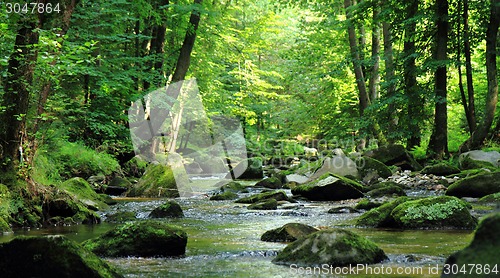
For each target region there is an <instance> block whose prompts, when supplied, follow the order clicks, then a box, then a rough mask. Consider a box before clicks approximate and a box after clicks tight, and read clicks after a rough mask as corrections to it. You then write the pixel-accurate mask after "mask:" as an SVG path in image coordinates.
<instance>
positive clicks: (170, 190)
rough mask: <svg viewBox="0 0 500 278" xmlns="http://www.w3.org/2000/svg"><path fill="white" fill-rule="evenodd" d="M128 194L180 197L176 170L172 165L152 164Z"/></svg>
mask: <svg viewBox="0 0 500 278" xmlns="http://www.w3.org/2000/svg"><path fill="white" fill-rule="evenodd" d="M127 196H131V197H137V196H143V197H166V198H176V197H179V191H178V190H177V185H176V182H175V177H174V172H173V171H172V168H171V167H170V166H166V165H162V164H151V165H149V166H148V168H147V169H146V172H145V173H144V175H143V176H142V177H141V179H140V180H139V182H138V183H137V184H135V185H134V186H133V187H132V188H131V189H130V191H129V192H128V193H127Z"/></svg>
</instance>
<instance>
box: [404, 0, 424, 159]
mask: <svg viewBox="0 0 500 278" xmlns="http://www.w3.org/2000/svg"><path fill="white" fill-rule="evenodd" d="M406 3H407V6H406V20H409V21H410V23H407V24H406V25H405V28H404V32H405V40H404V46H403V59H404V60H403V79H404V90H405V93H406V95H407V97H408V131H409V132H410V136H409V138H408V140H407V144H406V148H407V149H412V148H413V147H415V146H419V145H420V143H421V137H422V135H421V130H420V126H419V124H420V122H419V118H420V117H421V115H422V113H423V110H424V108H423V105H424V100H423V98H422V97H421V96H420V94H419V89H418V85H417V67H416V65H415V52H416V47H415V38H414V37H415V30H416V22H415V21H414V20H413V18H414V17H415V16H416V15H417V12H418V5H419V0H411V1H408V2H406Z"/></svg>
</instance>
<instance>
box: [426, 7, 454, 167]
mask: <svg viewBox="0 0 500 278" xmlns="http://www.w3.org/2000/svg"><path fill="white" fill-rule="evenodd" d="M436 17H437V20H436V26H437V34H436V40H435V53H434V60H435V61H436V62H438V63H439V65H438V67H437V69H436V71H435V73H434V95H435V112H434V129H433V132H432V135H431V139H430V142H429V147H428V152H429V153H430V154H431V155H432V156H433V157H434V158H437V159H442V158H444V157H447V156H448V155H449V152H448V114H447V108H446V105H447V89H446V85H447V77H446V63H447V58H448V55H447V47H448V0H437V1H436Z"/></svg>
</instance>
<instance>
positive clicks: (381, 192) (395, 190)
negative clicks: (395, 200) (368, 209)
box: [366, 185, 406, 198]
mask: <svg viewBox="0 0 500 278" xmlns="http://www.w3.org/2000/svg"><path fill="white" fill-rule="evenodd" d="M366 195H368V196H370V197H372V198H376V197H381V196H406V193H405V191H404V190H403V189H401V187H400V186H397V185H389V186H385V187H380V188H377V189H373V190H370V191H368V192H367V193H366Z"/></svg>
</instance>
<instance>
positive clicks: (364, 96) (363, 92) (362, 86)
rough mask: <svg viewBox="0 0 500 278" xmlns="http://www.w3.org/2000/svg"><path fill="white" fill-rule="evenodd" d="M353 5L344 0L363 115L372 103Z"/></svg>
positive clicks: (360, 112)
mask: <svg viewBox="0 0 500 278" xmlns="http://www.w3.org/2000/svg"><path fill="white" fill-rule="evenodd" d="M351 6H352V2H351V0H344V7H345V9H346V19H347V33H348V36H349V47H350V49H351V59H352V63H353V66H354V75H355V76H356V85H357V87H358V98H359V115H360V116H363V115H364V111H365V109H366V108H367V107H368V105H369V104H370V97H369V95H368V91H367V89H366V82H365V76H364V74H363V68H362V66H361V60H360V54H359V50H358V43H357V41H356V30H355V29H354V25H353V23H352V15H351V12H350V7H351Z"/></svg>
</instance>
